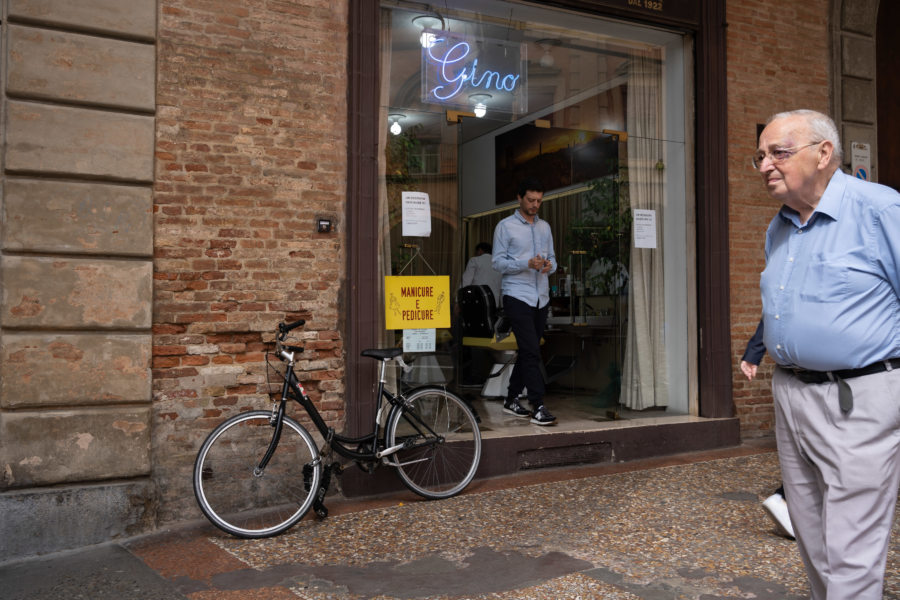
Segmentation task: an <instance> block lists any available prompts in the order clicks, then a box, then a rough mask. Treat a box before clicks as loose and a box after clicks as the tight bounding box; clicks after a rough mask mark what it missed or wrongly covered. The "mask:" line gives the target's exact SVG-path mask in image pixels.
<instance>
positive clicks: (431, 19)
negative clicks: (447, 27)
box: [412, 13, 444, 48]
mask: <svg viewBox="0 0 900 600" xmlns="http://www.w3.org/2000/svg"><path fill="white" fill-rule="evenodd" d="M412 22H413V25H415V26H416V27H418V28H419V29H421V30H422V34H421V35H420V36H419V43H420V44H421V45H422V47H423V48H431V47H432V46H434V42H435V37H436V36H435V35H434V34H433V33H431V32H430V31H425V30H426V29H436V30H438V31H443V30H444V18H443V17H441V15H439V14H437V13H434V14H433V15H419V16H418V17H413V20H412Z"/></svg>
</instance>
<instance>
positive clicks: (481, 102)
mask: <svg viewBox="0 0 900 600" xmlns="http://www.w3.org/2000/svg"><path fill="white" fill-rule="evenodd" d="M490 99H491V95H490V94H469V102H471V103H472V104H473V105H474V106H475V109H474V111H473V112H474V113H475V116H476V117H478V118H479V119H480V118H481V117H483V116H484V115H486V114H487V104H486V102H487V101H488V100H490Z"/></svg>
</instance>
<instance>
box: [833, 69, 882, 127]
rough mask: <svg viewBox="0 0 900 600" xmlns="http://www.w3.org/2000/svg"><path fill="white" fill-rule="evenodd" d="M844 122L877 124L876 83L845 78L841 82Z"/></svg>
mask: <svg viewBox="0 0 900 600" xmlns="http://www.w3.org/2000/svg"><path fill="white" fill-rule="evenodd" d="M841 107H842V108H841V112H842V113H843V114H842V117H843V120H845V121H854V122H856V123H872V124H874V123H875V118H876V114H875V107H876V103H875V82H874V81H869V80H862V79H851V78H848V77H845V78H844V80H843V81H842V82H841Z"/></svg>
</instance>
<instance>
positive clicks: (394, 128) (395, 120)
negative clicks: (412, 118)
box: [388, 113, 406, 135]
mask: <svg viewBox="0 0 900 600" xmlns="http://www.w3.org/2000/svg"><path fill="white" fill-rule="evenodd" d="M405 118H406V115H404V114H401V113H391V114H389V115H388V120H389V121H390V122H391V133H393V134H394V135H400V132H401V131H403V129H402V128H401V127H400V119H405Z"/></svg>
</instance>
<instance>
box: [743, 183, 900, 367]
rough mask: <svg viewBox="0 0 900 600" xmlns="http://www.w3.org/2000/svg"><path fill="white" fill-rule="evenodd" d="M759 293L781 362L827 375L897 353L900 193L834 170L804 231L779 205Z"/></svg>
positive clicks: (769, 342) (770, 346)
mask: <svg viewBox="0 0 900 600" xmlns="http://www.w3.org/2000/svg"><path fill="white" fill-rule="evenodd" d="M760 288H761V290H762V301H763V320H764V326H763V330H764V338H765V344H766V350H767V351H768V352H769V354H770V355H771V356H772V358H773V359H774V360H775V362H776V363H778V364H779V365H782V366H786V367H799V368H803V369H812V370H815V371H833V370H838V369H855V368H859V367H863V366H866V365H869V364H872V363H874V362H878V361H880V360H884V359H887V358H897V357H900V194H898V193H897V192H896V191H894V190H892V189H891V188H889V187H887V186H883V185H878V184H874V183H869V182H865V181H862V180H860V179H856V178H854V177H850V176H849V175H846V174H845V173H843V172H841V171H840V170H838V171H836V172H835V173H834V175H833V176H832V178H831V180H830V181H829V183H828V187H827V188H826V190H825V193H824V194H823V195H822V198H821V199H820V200H819V203H818V205H817V206H816V209H815V211H814V212H813V214H812V216H811V217H810V218H809V220H808V221H807V222H806V224H805V225H801V224H800V220H799V216H798V213H797V212H795V211H794V210H792V209H790V208H788V207H786V206H783V207H782V208H781V211H780V212H779V213H778V215H776V216H775V218H774V219H773V220H772V222H771V223H770V224H769V229H768V231H767V232H766V268H765V270H764V271H763V272H762V275H761V277H760Z"/></svg>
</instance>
